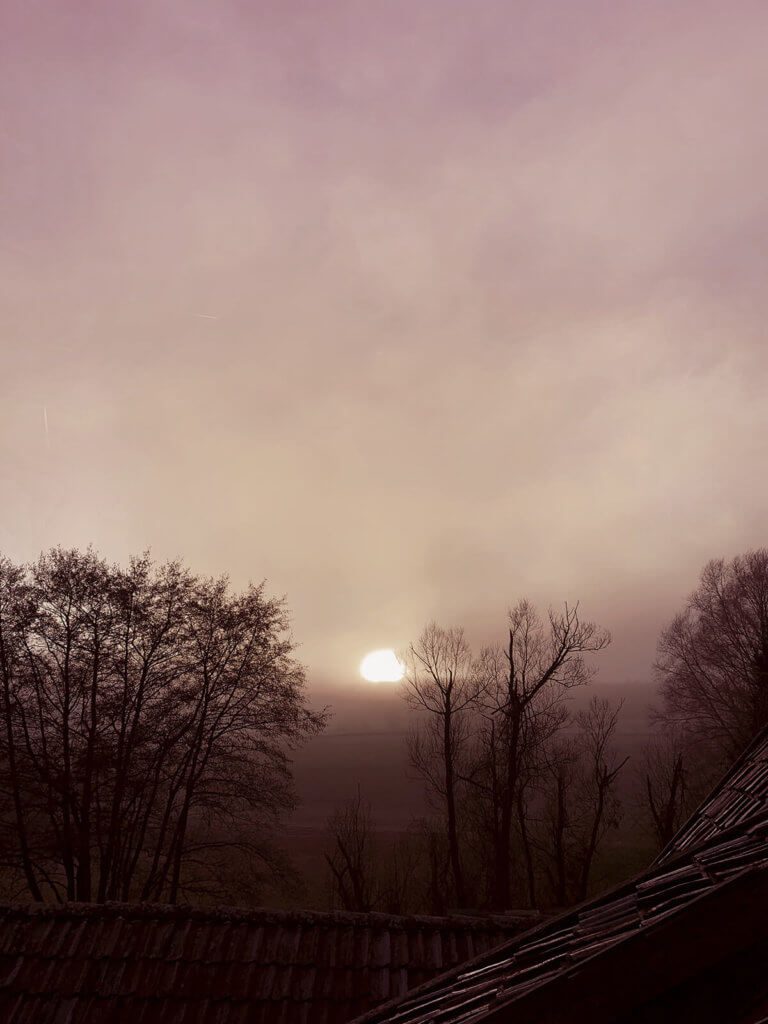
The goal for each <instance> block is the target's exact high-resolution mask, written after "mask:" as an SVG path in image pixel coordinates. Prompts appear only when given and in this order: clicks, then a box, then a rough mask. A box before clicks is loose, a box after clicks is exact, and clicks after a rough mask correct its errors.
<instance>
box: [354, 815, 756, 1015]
mask: <svg viewBox="0 0 768 1024" xmlns="http://www.w3.org/2000/svg"><path fill="white" fill-rule="evenodd" d="M747 889H748V890H749V893H748V897H745V896H744V893H745V891H746V890H747ZM734 894H738V899H736V896H735V895H734ZM755 894H757V898H756V896H755ZM766 899H768V813H763V814H762V815H761V816H760V817H759V818H757V819H755V820H754V821H752V822H751V823H750V824H748V825H744V824H741V825H737V826H736V827H735V828H731V829H730V830H725V831H723V832H722V833H720V834H719V835H718V836H717V837H716V838H715V839H713V840H711V841H710V843H708V844H706V845H704V846H702V847H700V848H698V849H697V850H696V851H695V852H692V853H690V854H688V855H685V854H678V855H677V856H676V857H674V858H672V859H670V860H669V861H668V862H667V863H666V864H665V865H663V866H659V867H657V868H655V869H652V870H650V871H648V872H646V873H645V874H643V875H641V876H639V877H638V878H637V879H635V880H633V881H631V882H629V883H626V884H625V885H622V886H620V887H619V888H617V889H615V890H613V891H612V892H610V893H608V894H606V895H604V896H602V897H600V898H597V899H594V900H591V901H589V902H587V903H585V904H583V905H582V906H581V907H579V908H576V909H575V910H573V911H571V912H569V913H566V914H564V915H562V916H561V917H559V918H556V919H553V920H551V921H549V922H547V923H545V924H543V925H542V926H540V927H538V928H535V929H533V930H532V931H530V932H527V933H525V934H524V935H522V936H520V937H518V938H515V939H512V940H510V941H509V942H506V943H504V944H503V945H502V946H500V947H499V948H498V949H496V950H493V951H492V952H491V953H490V954H486V955H483V956H481V957H479V958H478V959H476V960H475V961H473V962H472V963H471V964H466V965H463V966H462V967H459V968H457V969H455V970H453V971H451V972H450V973H449V974H447V975H445V976H444V977H442V978H440V979H436V980H435V981H434V982H432V983H428V984H427V985H425V986H422V988H421V989H420V990H418V991H416V992H413V993H411V994H409V995H407V996H405V997H404V998H402V999H400V1000H398V1001H397V1002H396V1003H395V1004H392V1005H388V1006H383V1007H380V1008H378V1009H376V1010H373V1011H371V1012H370V1013H369V1014H367V1015H366V1016H364V1017H362V1018H360V1024H362V1021H363V1020H364V1021H366V1022H369V1024H373V1022H377V1024H384V1022H387V1024H427V1022H429V1024H433V1022H434V1024H437V1022H439V1024H470V1022H472V1024H474V1022H476V1021H486V1020H487V1021H489V1022H490V1021H497V1020H498V1021H506V1020H509V1021H514V1022H516V1024H517V1022H523V1021H528V1020H531V1021H534V1020H535V1021H545V1020H546V1021H554V1020H558V1021H560V1020H573V1019H579V1020H581V1019H584V1020H587V1019H590V1020H611V1021H615V1020H619V1019H621V1018H620V1017H619V1016H617V1015H615V1012H616V1011H615V1008H613V1009H610V1012H608V1015H607V1016H600V1015H599V1013H598V1011H597V1010H593V1011H592V1012H591V1015H583V1016H578V1017H574V1016H573V1014H574V1013H576V1010H575V1009H574V1008H573V1006H571V1005H570V1004H569V1003H567V1002H559V1000H562V999H563V998H564V997H565V998H566V999H568V1000H573V999H574V998H575V997H576V995H577V991H578V990H579V986H587V983H588V981H589V979H590V978H591V988H590V987H588V986H587V987H583V988H582V989H581V991H582V992H583V994H585V996H586V998H588V999H593V1000H599V999H600V998H602V997H601V996H600V993H601V990H603V989H604V988H605V986H606V984H608V985H610V984H611V983H613V985H614V988H616V985H617V982H616V980H615V975H616V972H615V970H614V968H615V964H616V962H617V956H616V954H621V952H622V951H624V952H626V954H627V956H626V957H625V958H624V961H623V962H624V967H625V969H628V971H629V973H628V974H626V973H625V974H624V976H620V977H619V978H618V988H616V991H615V998H616V999H617V1001H619V1002H620V1001H621V1000H622V999H624V1000H626V999H628V998H629V989H631V987H632V985H633V984H636V983H637V979H638V978H640V977H641V976H642V975H643V971H644V969H645V968H646V967H647V966H648V963H649V961H650V960H653V959H655V966H654V968H653V971H651V974H650V975H649V977H653V975H654V973H655V974H657V975H660V972H661V971H662V969H663V968H665V967H668V968H669V969H672V967H673V966H674V963H675V959H676V957H677V958H678V960H679V958H681V957H682V961H680V962H679V963H678V970H682V969H683V967H682V966H681V964H682V965H683V966H684V965H685V963H686V958H688V959H689V960H690V963H689V964H688V967H690V968H691V969H697V970H698V969H699V968H700V966H701V962H702V961H701V960H699V961H697V960H696V956H695V955H694V954H693V953H692V952H691V950H690V946H691V938H692V935H691V934H689V933H688V932H684V933H681V934H678V935H677V938H676V939H675V941H674V942H672V944H671V945H668V946H667V947H666V948H665V950H664V956H661V955H660V950H658V948H657V952H656V953H655V954H654V952H653V950H654V945H653V943H654V942H656V943H658V937H659V934H662V933H664V932H666V933H667V934H669V932H670V926H672V930H673V931H674V927H675V926H676V925H677V924H678V923H683V919H685V924H686V927H687V928H688V929H689V930H690V931H691V932H692V933H693V936H694V937H695V936H696V935H697V933H698V932H707V927H706V926H702V922H701V921H700V920H699V921H697V922H696V923H692V922H691V920H690V916H691V914H692V913H693V911H694V909H695V908H696V909H698V908H699V907H706V908H708V910H707V914H708V915H709V914H710V911H711V916H709V917H708V918H707V917H705V918H704V921H705V922H706V921H707V920H709V924H710V925H711V928H712V932H711V934H707V935H705V939H704V941H709V942H710V944H711V945H716V944H717V943H718V942H720V943H722V942H726V941H728V940H729V934H728V932H729V929H728V928H723V927H718V914H721V915H722V914H723V912H724V911H725V913H726V914H727V911H728V904H729V901H730V902H731V905H732V908H733V907H738V908H739V913H740V914H741V917H737V918H736V920H737V922H738V928H731V929H730V931H731V932H733V933H734V935H733V941H734V942H740V941H744V942H746V941H748V940H749V941H752V940H753V939H754V941H764V940H768V915H765V914H764V912H763V911H762V910H760V908H761V907H764V906H765V905H766ZM715 907H717V911H715ZM752 909H753V910H754V912H755V913H757V911H758V910H760V914H759V919H758V920H757V922H754V921H752V922H748V921H747V917H749V914H750V913H751V911H752ZM686 914H687V915H688V917H686ZM763 919H765V920H763ZM750 929H752V931H750ZM739 930H741V933H742V934H739V935H737V934H735V933H737V932H739ZM753 931H754V932H756V933H757V935H754V934H753ZM682 940H687V942H688V947H689V948H688V949H686V941H682ZM622 947H625V948H624V950H622ZM718 948H719V947H718ZM710 954H712V949H710ZM708 955H709V954H708ZM712 955H714V954H712ZM702 956H703V954H702ZM619 959H620V957H619ZM715 962H717V961H715ZM763 963H764V961H763ZM612 965H613V967H612ZM688 967H687V968H685V969H688ZM762 973H763V974H765V971H764V970H763V972H762ZM677 981H678V979H677V978H676V977H674V973H673V980H672V982H670V984H673V983H676V982H677ZM621 988H624V989H626V991H625V992H621ZM638 998H640V999H643V998H650V991H648V993H642V992H641V993H640V995H639V996H638ZM604 1004H605V999H603V1004H601V1005H602V1006H603V1010H605V1005H604ZM553 1005H554V1006H555V1007H558V1006H559V1013H558V1012H553V1010H552V1007H553ZM595 1005H597V1003H595ZM533 1007H538V1008H539V1009H538V1011H537V1013H534V1012H533V1011H532V1008H533ZM543 1008H546V1010H547V1012H546V1013H545V1012H544V1009H543ZM581 1010H584V1011H585V1014H586V1010H585V1007H584V1006H583V1005H582V1006H581ZM537 1014H540V1015H537ZM632 1019H633V1020H634V1019H635V1018H634V1017H633V1018H632ZM643 1019H645V1018H643ZM650 1019H655V1018H650Z"/></svg>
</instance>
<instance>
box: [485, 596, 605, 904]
mask: <svg viewBox="0 0 768 1024" xmlns="http://www.w3.org/2000/svg"><path fill="white" fill-rule="evenodd" d="M609 642H610V637H609V635H608V633H607V632H605V631H604V630H602V629H600V628H599V627H598V626H596V625H595V624H594V623H592V622H582V621H581V619H580V617H579V609H578V605H575V606H573V607H570V606H568V605H566V606H565V608H564V610H563V611H562V612H555V611H552V610H550V612H549V617H548V620H547V621H546V623H545V622H544V621H543V620H542V619H541V617H540V616H539V615H538V613H537V612H536V610H535V608H534V607H533V606H532V605H531V604H530V603H529V602H528V601H520V602H519V603H518V604H517V605H516V606H515V607H514V608H513V609H512V610H511V611H510V613H509V623H508V630H507V643H506V645H505V646H504V647H498V648H489V649H487V650H486V651H485V652H484V654H483V657H482V665H483V673H482V687H481V691H480V692H481V693H482V695H483V696H482V708H483V716H484V719H485V726H484V729H483V730H482V732H481V734H480V740H481V742H480V749H481V753H480V760H479V767H478V765H476V766H475V768H474V769H473V772H472V777H473V779H474V781H475V783H476V784H477V785H480V786H481V787H482V788H483V791H484V793H485V795H486V798H487V801H488V805H489V813H490V821H491V833H492V838H493V858H492V859H493V883H492V903H493V905H494V906H495V907H497V908H498V909H503V908H505V907H509V906H510V903H511V897H512V863H513V853H514V850H513V841H514V836H515V827H516V826H517V828H518V829H519V833H520V836H521V843H522V848H523V854H524V858H525V872H526V878H527V887H528V894H529V900H530V902H531V903H532V904H534V903H535V877H534V876H535V871H534V865H533V856H532V849H531V839H530V834H529V829H528V825H527V820H528V812H527V800H528V787H529V785H530V783H531V782H532V781H533V780H534V779H536V778H537V777H538V776H539V775H540V773H541V771H542V766H541V751H542V750H543V748H544V746H545V744H546V743H547V742H548V741H549V740H550V739H551V738H552V737H553V736H554V735H556V734H557V732H558V730H559V729H560V728H561V727H562V725H563V724H564V722H565V720H566V719H567V713H566V711H565V708H564V707H563V701H564V700H565V699H566V698H567V696H568V694H569V691H571V690H572V689H574V688H575V687H577V686H582V685H584V684H585V683H586V682H587V681H588V679H589V678H590V676H591V674H592V670H591V669H590V668H589V667H588V666H587V664H586V662H585V660H584V655H585V654H588V653H595V652H597V651H600V650H602V649H603V648H604V647H605V646H606V645H607V644H608V643H609Z"/></svg>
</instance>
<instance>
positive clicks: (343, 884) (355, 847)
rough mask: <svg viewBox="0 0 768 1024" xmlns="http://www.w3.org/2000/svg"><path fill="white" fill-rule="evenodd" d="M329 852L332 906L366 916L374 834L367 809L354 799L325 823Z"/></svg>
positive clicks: (372, 884)
mask: <svg viewBox="0 0 768 1024" xmlns="http://www.w3.org/2000/svg"><path fill="white" fill-rule="evenodd" d="M327 833H328V838H329V841H330V845H331V849H330V852H329V853H326V854H325V860H326V863H327V864H328V867H329V869H330V872H331V891H332V895H333V898H334V902H335V901H336V900H339V901H340V902H341V905H342V907H343V908H344V909H345V910H351V911H360V912H363V913H368V912H369V911H370V910H372V909H373V907H374V905H375V903H376V900H377V895H378V893H377V890H378V880H377V865H376V849H375V830H374V824H373V816H372V814H371V805H370V804H369V803H368V801H366V800H363V798H362V795H361V793H360V788H359V787H358V790H357V795H356V796H354V797H353V798H352V799H350V800H347V801H346V803H344V804H342V805H341V806H340V807H337V808H336V810H335V811H334V812H333V814H332V815H331V816H330V818H329V819H328V825H327Z"/></svg>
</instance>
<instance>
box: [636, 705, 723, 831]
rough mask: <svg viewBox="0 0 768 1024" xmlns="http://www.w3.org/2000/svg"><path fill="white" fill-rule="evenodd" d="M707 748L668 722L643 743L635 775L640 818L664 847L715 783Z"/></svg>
mask: <svg viewBox="0 0 768 1024" xmlns="http://www.w3.org/2000/svg"><path fill="white" fill-rule="evenodd" d="M706 755H707V750H706V748H704V749H702V747H701V744H700V743H697V742H696V737H695V736H692V735H690V734H688V733H686V732H684V731H683V730H682V729H680V728H678V727H676V726H674V725H669V726H666V727H665V728H663V729H661V730H660V731H659V732H658V733H656V734H655V735H654V736H652V737H651V739H650V740H649V741H648V743H647V744H646V745H645V748H644V750H643V754H642V760H641V763H640V765H639V770H638V778H637V802H638V804H639V806H640V810H641V821H642V824H643V825H644V827H645V829H646V830H647V832H648V833H649V834H650V835H651V836H652V837H653V840H654V843H655V845H656V847H657V849H659V850H661V849H663V848H664V847H665V846H666V845H667V844H668V843H669V842H671V840H672V838H673V837H674V836H675V834H676V833H677V832H678V830H679V829H680V828H681V827H682V825H683V824H684V823H685V821H686V820H687V819H688V817H689V816H690V815H691V814H692V813H693V810H694V808H695V807H696V806H698V804H699V803H700V802H701V801H702V799H703V798H704V796H705V795H706V792H707V791H708V789H709V788H710V787H711V785H712V784H713V783H714V781H715V779H714V775H713V772H712V765H711V762H709V763H708V758H707V756H706Z"/></svg>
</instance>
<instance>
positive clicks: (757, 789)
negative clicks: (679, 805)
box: [655, 729, 768, 864]
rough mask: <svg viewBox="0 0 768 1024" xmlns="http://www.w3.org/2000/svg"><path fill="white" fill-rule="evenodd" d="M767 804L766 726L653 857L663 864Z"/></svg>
mask: <svg viewBox="0 0 768 1024" xmlns="http://www.w3.org/2000/svg"><path fill="white" fill-rule="evenodd" d="M766 808H768V729H764V730H763V731H762V732H760V733H758V735H757V736H756V737H755V739H754V740H753V741H752V743H751V744H750V745H749V746H748V747H747V749H746V750H745V751H744V753H743V754H742V755H741V757H739V758H738V760H737V761H736V762H735V763H734V764H733V765H732V766H731V768H729V770H728V771H727V772H726V774H725V776H724V777H723V778H722V779H721V781H720V782H719V783H718V784H717V785H716V786H715V788H714V789H713V790H712V792H711V793H710V794H709V796H708V797H707V799H706V800H705V801H704V802H703V803H702V804H701V806H700V807H698V808H697V810H696V811H695V812H694V813H693V815H692V816H691V817H690V818H689V819H688V821H687V822H686V823H685V824H684V825H683V827H682V828H681V829H680V831H679V832H678V833H677V835H676V836H675V837H674V838H673V839H672V841H671V843H670V844H669V845H668V846H667V847H666V848H665V849H664V850H662V852H661V853H660V854H659V856H658V857H657V858H656V861H655V863H656V864H665V863H666V862H667V861H669V860H670V859H671V858H672V857H674V856H675V854H677V853H679V852H680V851H682V850H693V849H695V848H696V847H697V846H700V845H701V844H702V843H706V842H709V841H710V840H711V839H713V838H715V837H716V836H718V835H719V834H720V833H721V832H723V831H725V830H726V829H729V828H732V827H733V826H734V825H738V824H740V823H743V822H746V821H749V820H750V819H751V818H753V817H755V816H757V815H760V814H762V813H763V812H764V811H765V810H766Z"/></svg>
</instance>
